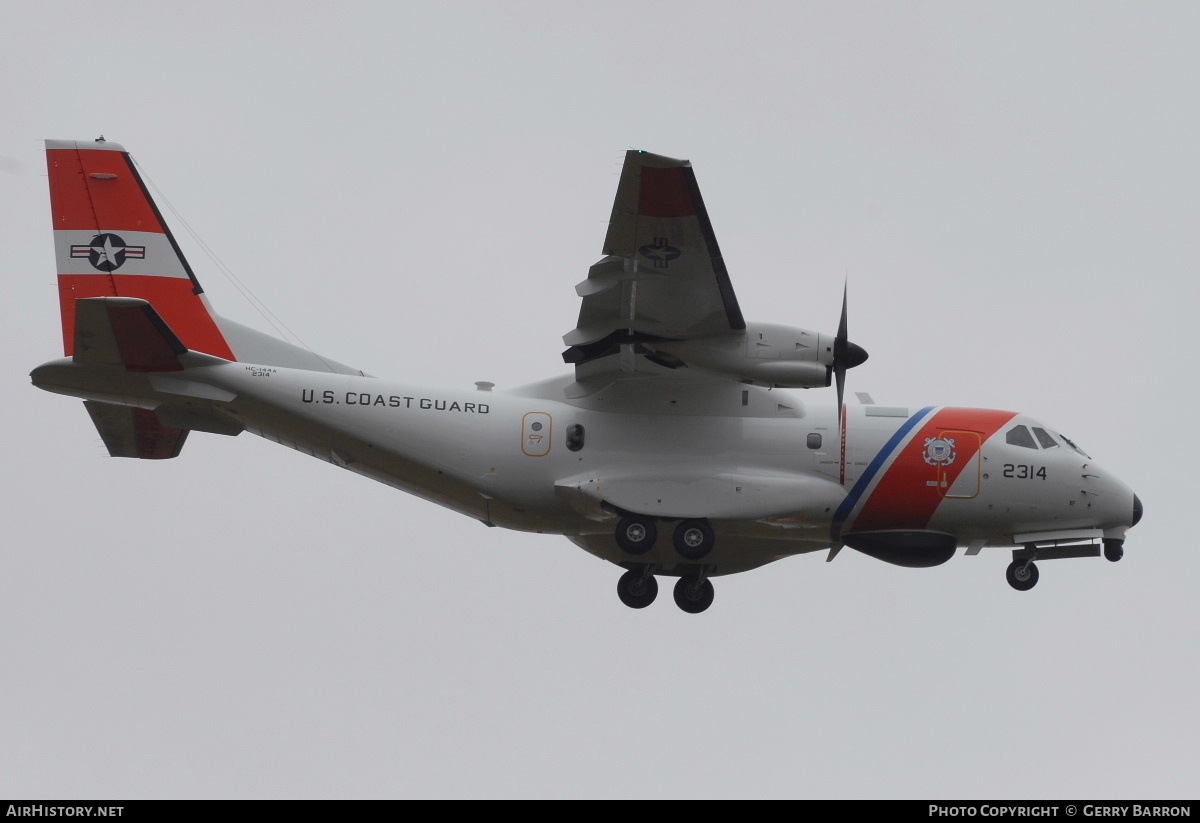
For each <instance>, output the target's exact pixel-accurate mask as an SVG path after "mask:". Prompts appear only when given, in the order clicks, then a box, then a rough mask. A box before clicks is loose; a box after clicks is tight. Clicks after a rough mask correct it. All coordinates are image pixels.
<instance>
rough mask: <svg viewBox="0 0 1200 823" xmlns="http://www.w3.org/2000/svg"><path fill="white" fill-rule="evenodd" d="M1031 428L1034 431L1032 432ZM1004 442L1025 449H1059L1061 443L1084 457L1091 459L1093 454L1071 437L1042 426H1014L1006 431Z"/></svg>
mask: <svg viewBox="0 0 1200 823" xmlns="http://www.w3.org/2000/svg"><path fill="white" fill-rule="evenodd" d="M1030 429H1032V430H1033V431H1032V432H1030ZM1004 442H1005V443H1007V444H1008V445H1010V446H1020V447H1021V448H1023V449H1037V448H1039V447H1040V448H1043V449H1057V448H1058V446H1059V444H1060V443H1061V444H1063V445H1065V446H1067V447H1068V448H1069V449H1071V450H1072V451H1075V452H1078V453H1079V454H1082V455H1083V456H1084V457H1086V458H1088V459H1089V460H1090V459H1091V455H1090V454H1088V453H1087V452H1085V451H1084V450H1083V449H1081V448H1079V447H1078V446H1076V445H1075V443H1074V441H1072V440H1071V439H1070V438H1067V437H1063V436H1062V435H1061V434H1059V433H1058V432H1056V431H1054V430H1053V429H1046V428H1043V427H1042V426H1025V425H1018V426H1013V427H1012V428H1011V429H1009V430H1008V431H1007V432H1005V433H1004Z"/></svg>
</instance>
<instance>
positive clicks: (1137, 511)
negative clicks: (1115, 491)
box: [1129, 494, 1142, 526]
mask: <svg viewBox="0 0 1200 823" xmlns="http://www.w3.org/2000/svg"><path fill="white" fill-rule="evenodd" d="M1141 519H1142V499H1141V498H1140V497H1138V496H1137V495H1136V494H1135V495H1134V496H1133V522H1132V523H1130V524H1129V525H1131V526H1136V525H1137V524H1138V522H1139V521H1140V520H1141Z"/></svg>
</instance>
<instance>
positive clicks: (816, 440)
mask: <svg viewBox="0 0 1200 823" xmlns="http://www.w3.org/2000/svg"><path fill="white" fill-rule="evenodd" d="M808 447H809V448H810V449H819V448H821V433H820V432H813V433H812V434H810V435H809V436H808Z"/></svg>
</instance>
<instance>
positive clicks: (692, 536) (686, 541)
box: [674, 520, 716, 560]
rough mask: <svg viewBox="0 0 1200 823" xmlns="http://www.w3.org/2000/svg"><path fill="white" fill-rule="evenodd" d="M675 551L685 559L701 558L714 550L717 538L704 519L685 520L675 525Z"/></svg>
mask: <svg viewBox="0 0 1200 823" xmlns="http://www.w3.org/2000/svg"><path fill="white" fill-rule="evenodd" d="M674 542H675V551H677V552H679V556H680V557H682V558H683V559H684V560H699V559H700V558H702V557H705V556H707V555H708V553H709V552H710V551H712V547H713V543H715V542H716V538H715V537H714V536H713V530H712V526H710V525H708V523H707V522H705V521H703V520H684V521H683V522H682V523H680V524H679V525H678V526H676V527H675V538H674Z"/></svg>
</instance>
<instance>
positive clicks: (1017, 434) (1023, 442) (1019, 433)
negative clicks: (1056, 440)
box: [1004, 426, 1037, 449]
mask: <svg viewBox="0 0 1200 823" xmlns="http://www.w3.org/2000/svg"><path fill="white" fill-rule="evenodd" d="M1004 442H1005V443H1007V444H1008V445H1010V446H1020V447H1021V448H1023V449H1036V448H1037V443H1035V442H1033V435H1032V434H1030V433H1029V429H1027V428H1025V427H1024V426H1013V427H1012V428H1011V429H1009V430H1008V433H1007V434H1005V435H1004Z"/></svg>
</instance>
